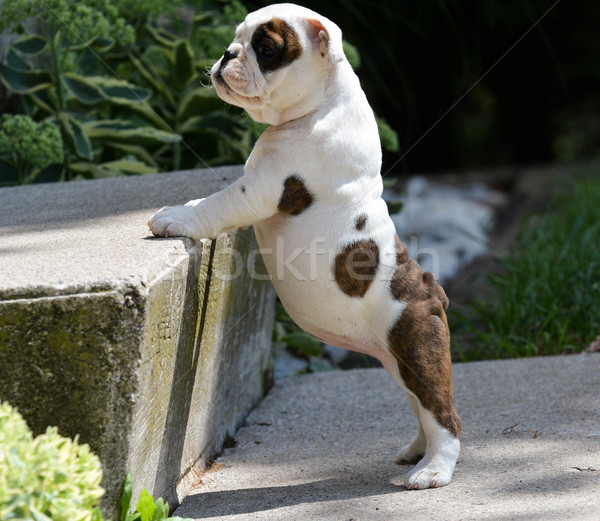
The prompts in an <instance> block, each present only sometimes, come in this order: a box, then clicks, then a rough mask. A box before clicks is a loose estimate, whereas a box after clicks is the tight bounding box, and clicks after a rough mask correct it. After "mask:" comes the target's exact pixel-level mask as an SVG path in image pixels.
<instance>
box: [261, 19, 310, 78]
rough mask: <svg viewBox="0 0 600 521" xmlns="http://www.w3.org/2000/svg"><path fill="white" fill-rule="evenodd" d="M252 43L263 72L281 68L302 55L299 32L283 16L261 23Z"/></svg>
mask: <svg viewBox="0 0 600 521" xmlns="http://www.w3.org/2000/svg"><path fill="white" fill-rule="evenodd" d="M251 43H252V48H253V49H254V52H255V54H256V59H257V61H258V66H259V67H260V70H261V71H262V72H271V71H274V70H277V69H281V68H282V67H285V66H286V65H289V64H290V63H292V62H293V61H295V60H297V59H298V58H299V57H300V56H301V55H302V44H301V43H300V38H299V37H298V34H297V33H296V31H295V30H294V29H293V28H292V26H290V25H289V24H288V23H287V22H285V21H284V20H282V19H281V18H273V19H272V20H271V21H269V22H266V23H264V24H262V25H259V26H258V27H257V28H256V30H255V31H254V34H253V35H252V42H251Z"/></svg>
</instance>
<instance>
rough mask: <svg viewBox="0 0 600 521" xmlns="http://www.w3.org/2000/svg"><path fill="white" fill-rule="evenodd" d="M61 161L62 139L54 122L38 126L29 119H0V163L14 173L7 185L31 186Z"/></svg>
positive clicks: (12, 116)
mask: <svg viewBox="0 0 600 521" xmlns="http://www.w3.org/2000/svg"><path fill="white" fill-rule="evenodd" d="M61 161H62V137H61V135H60V131H59V129H58V127H57V126H56V125H55V124H54V123H52V122H51V121H48V120H46V121H42V122H40V123H36V122H35V121H33V120H32V119H31V118H30V117H29V116H23V115H11V114H3V115H2V117H0V162H1V163H4V168H5V169H6V171H7V172H8V169H11V170H12V172H11V173H12V175H11V176H10V177H8V181H9V182H10V181H12V182H15V181H16V182H17V183H18V184H24V183H30V182H31V181H33V180H34V179H35V178H36V177H37V176H38V175H39V173H40V172H41V171H42V170H43V169H45V168H46V167H47V166H49V165H50V164H52V163H60V162H61Z"/></svg>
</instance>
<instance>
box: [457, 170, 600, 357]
mask: <svg viewBox="0 0 600 521" xmlns="http://www.w3.org/2000/svg"><path fill="white" fill-rule="evenodd" d="M596 175H597V174H596ZM598 237H600V182H598V180H597V178H595V179H593V178H592V179H589V180H583V181H579V182H578V183H577V184H576V185H575V187H574V188H573V189H572V190H569V191H565V193H563V194H562V195H561V196H560V197H559V198H558V199H556V200H555V201H553V204H552V205H551V207H550V208H549V210H548V211H547V212H546V213H543V214H538V215H534V216H532V217H531V218H529V219H528V221H527V222H526V223H524V226H523V229H522V231H521V233H520V236H519V237H518V239H517V240H516V242H515V244H514V245H513V247H512V248H511V249H510V251H509V253H508V254H507V255H505V256H502V257H501V258H499V259H498V260H499V262H500V264H501V266H502V271H501V272H500V273H499V274H494V275H491V276H490V279H489V280H490V288H491V293H490V297H488V298H487V299H485V300H482V301H479V302H476V303H474V304H473V306H472V309H471V313H469V318H468V319H467V318H465V317H464V316H463V317H462V320H459V321H457V322H456V323H455V324H454V327H453V329H454V330H455V331H457V332H459V333H461V332H465V331H467V332H470V335H471V337H472V342H470V343H471V344H472V346H470V347H469V348H468V349H467V348H461V346H457V345H455V346H454V348H455V350H457V351H458V355H459V357H460V358H462V359H464V360H472V359H487V358H492V359H493V358H511V357H520V356H537V355H555V354H562V353H570V352H578V351H581V350H583V349H585V348H586V347H587V346H589V345H590V343H591V342H593V341H594V339H596V337H597V336H598V334H599V333H600V326H599V325H598V309H600V242H599V241H598Z"/></svg>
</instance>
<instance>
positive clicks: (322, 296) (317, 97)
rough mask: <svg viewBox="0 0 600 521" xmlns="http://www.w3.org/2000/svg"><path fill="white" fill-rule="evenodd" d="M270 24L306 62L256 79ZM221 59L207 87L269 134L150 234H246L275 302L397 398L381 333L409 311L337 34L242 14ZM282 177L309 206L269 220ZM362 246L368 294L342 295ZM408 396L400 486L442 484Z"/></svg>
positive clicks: (308, 14)
mask: <svg viewBox="0 0 600 521" xmlns="http://www.w3.org/2000/svg"><path fill="white" fill-rule="evenodd" d="M273 17H279V18H282V19H284V20H285V21H286V22H287V23H288V24H289V25H291V26H292V27H293V28H294V30H295V31H296V32H297V34H298V35H299V37H300V38H301V43H302V48H303V53H302V55H301V57H300V58H299V59H298V60H296V61H294V62H293V63H292V64H291V65H289V66H287V67H285V68H282V69H279V70H276V71H273V72H269V73H267V74H265V75H263V74H262V73H261V71H260V68H259V66H258V64H257V59H256V56H255V53H254V51H253V49H252V46H251V39H252V35H253V33H254V31H255V30H256V28H257V27H258V26H259V25H261V24H263V23H265V22H267V21H269V20H271V19H272V18H273ZM309 20H318V21H319V22H320V24H322V26H323V27H324V28H325V30H324V31H322V32H321V33H319V38H318V41H317V42H315V41H311V39H310V38H309V36H308V35H309V27H310V22H308V21H309ZM324 44H326V45H327V47H328V54H325V56H323V52H322V51H323V45H324ZM229 50H230V51H232V52H235V53H236V54H237V57H236V58H235V59H233V60H230V61H229V62H228V63H227V66H226V67H225V68H224V69H223V71H222V74H223V78H224V79H225V81H226V82H227V86H223V85H220V84H219V82H217V81H215V74H216V73H217V71H218V70H219V67H220V64H221V61H219V62H217V63H216V64H215V66H214V67H213V71H212V72H213V83H214V84H215V86H216V88H217V92H218V94H219V95H220V96H221V97H222V98H223V99H224V100H226V101H228V102H229V103H232V104H235V105H239V106H241V107H243V108H245V109H246V110H247V112H248V113H249V114H250V115H251V116H252V117H253V118H254V119H255V120H257V121H262V122H267V123H270V124H271V126H270V127H269V128H267V130H266V131H265V132H264V133H263V134H262V136H261V137H260V139H259V140H258V142H257V143H256V146H255V147H254V150H253V151H252V153H251V155H250V157H249V158H248V161H247V162H246V165H245V174H244V176H243V177H241V178H240V179H238V180H237V181H235V182H234V183H233V184H232V185H230V186H229V187H228V188H227V189H225V190H223V191H221V192H218V193H215V194H213V195H211V196H210V197H207V198H206V199H203V200H199V201H191V202H190V203H188V205H186V206H183V207H173V208H170V207H165V208H163V209H162V210H160V211H159V212H158V213H157V214H156V215H155V216H154V217H152V219H151V220H150V222H149V226H150V228H151V230H152V232H153V233H154V234H155V235H158V236H187V237H191V238H193V239H202V238H207V237H216V236H217V235H219V234H220V233H223V232H225V231H228V230H231V229H234V228H238V227H243V226H249V225H254V230H255V233H256V237H257V240H258V243H259V246H260V248H261V252H262V254H263V258H264V261H265V264H266V267H267V269H268V271H269V273H270V275H271V278H272V280H273V283H274V285H275V288H276V290H277V293H278V295H279V297H280V299H281V300H282V302H283V303H284V305H285V307H286V309H287V311H288V312H289V314H290V315H291V316H292V318H293V319H294V320H295V321H296V322H297V323H298V325H300V326H301V327H302V328H304V329H305V330H306V331H308V332H309V333H311V334H313V335H314V336H315V337H317V338H319V339H321V340H323V341H325V342H327V343H329V344H333V345H337V346H340V347H344V348H347V349H353V350H356V351H360V352H364V353H368V354H370V355H373V356H375V357H377V358H379V359H380V360H382V362H383V363H384V366H385V367H386V368H387V369H388V371H389V372H390V373H391V374H392V376H394V378H396V380H398V382H399V383H400V385H402V386H403V387H404V388H405V389H406V386H405V385H404V383H403V381H402V379H401V378H400V375H399V372H398V367H397V363H396V362H395V359H394V358H393V356H392V355H391V354H390V352H389V349H388V346H387V335H388V331H389V330H390V328H391V326H392V325H393V324H394V323H395V321H396V320H397V319H398V317H399V315H400V314H401V313H402V311H403V309H404V307H405V306H406V303H403V302H398V301H397V300H395V299H394V298H392V295H391V294H390V291H389V281H390V279H391V277H392V274H393V272H394V270H395V267H396V264H395V262H396V261H395V254H396V250H395V243H394V237H395V228H394V224H393V223H392V221H391V219H390V217H389V215H388V211H387V206H386V204H385V202H384V201H383V199H382V198H381V194H382V189H383V186H382V180H381V175H380V169H381V146H380V141H379V134H378V129H377V124H376V121H375V118H374V115H373V112H372V110H371V108H370V106H369V104H368V102H367V99H366V97H365V95H364V93H363V91H362V89H361V87H360V84H359V80H358V78H357V76H356V75H355V74H354V72H353V71H352V68H351V66H350V64H349V63H348V61H347V60H346V59H345V57H344V56H343V51H342V37H341V31H340V29H339V28H338V27H337V26H336V25H335V24H334V23H333V22H331V21H329V20H327V19H326V18H324V17H322V16H320V15H318V14H317V13H315V12H313V11H310V10H308V9H305V8H301V7H298V6H294V5H291V4H276V5H273V6H270V7H267V8H264V9H261V10H259V11H257V12H255V13H251V14H250V15H248V17H247V18H246V20H245V22H244V23H242V24H241V25H240V26H239V27H238V29H237V31H236V38H235V40H234V41H233V43H232V44H231V46H230V47H229ZM291 175H298V176H300V177H301V178H302V179H303V180H304V181H305V183H306V186H307V188H308V189H309V190H310V191H311V193H312V194H313V195H314V197H315V200H314V203H313V204H312V205H311V206H310V207H309V208H308V209H307V210H306V211H304V212H303V213H302V214H301V215H298V216H289V215H282V214H280V213H279V212H278V203H279V200H280V197H281V194H282V189H283V184H284V181H285V179H286V178H288V177H289V176H291ZM242 188H243V190H242ZM361 214H366V215H367V216H368V220H367V223H366V226H365V228H364V229H363V230H362V231H357V230H356V229H355V220H356V217H358V216H359V215H361ZM365 238H368V239H373V240H374V241H375V242H376V243H377V244H378V246H379V250H380V259H381V264H380V267H379V269H378V271H377V278H376V280H375V281H374V282H373V283H372V285H371V287H370V288H369V290H368V291H367V292H366V294H365V295H364V296H363V297H362V298H356V297H349V296H347V295H345V294H344V293H343V292H342V291H341V290H340V288H339V287H338V285H337V283H336V281H335V280H334V278H333V276H332V262H333V259H334V257H335V255H336V254H337V253H338V252H339V249H340V248H342V247H343V246H345V245H347V244H349V243H351V242H353V241H356V240H359V239H365ZM406 390H407V389H406ZM407 392H409V396H410V397H411V402H412V403H413V407H414V409H415V413H416V414H417V417H418V418H419V420H420V425H421V427H420V431H419V435H418V437H417V438H416V441H415V442H414V443H413V444H412V445H410V446H407V447H406V448H404V449H403V453H404V454H405V455H406V456H408V457H411V456H412V457H414V456H415V455H416V454H417V453H421V454H422V453H423V452H424V453H425V457H424V459H423V460H422V461H421V462H420V463H419V464H418V465H417V467H416V468H415V469H414V470H413V471H412V472H411V473H410V474H409V477H408V480H407V484H406V486H407V488H427V487H433V486H442V485H445V484H447V483H448V482H449V481H450V478H451V476H452V471H453V469H454V464H455V462H456V458H457V456H458V447H459V444H458V440H456V438H454V437H452V436H451V435H450V434H449V433H448V432H447V431H446V430H445V429H443V428H442V427H441V426H440V425H439V424H438V423H437V422H436V421H435V420H434V419H433V417H432V416H431V413H429V411H426V410H425V409H424V408H423V407H422V406H421V405H420V402H419V401H418V399H417V398H416V397H414V395H412V393H410V391H408V390H407ZM401 456H402V454H401ZM411 459H412V458H411Z"/></svg>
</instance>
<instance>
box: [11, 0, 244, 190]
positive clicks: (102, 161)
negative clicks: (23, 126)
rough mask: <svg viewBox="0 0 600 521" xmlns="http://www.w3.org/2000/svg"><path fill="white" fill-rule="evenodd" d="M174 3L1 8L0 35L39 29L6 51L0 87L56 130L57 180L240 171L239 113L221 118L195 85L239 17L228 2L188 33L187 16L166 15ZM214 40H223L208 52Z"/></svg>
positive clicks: (57, 2)
mask: <svg viewBox="0 0 600 521" xmlns="http://www.w3.org/2000/svg"><path fill="white" fill-rule="evenodd" d="M180 3H181V2H165V1H164V0H161V1H159V0H154V1H150V0H147V1H145V2H141V3H137V2H114V3H113V2H112V1H111V0H86V1H84V2H78V3H77V4H76V5H75V6H73V4H71V3H69V2H66V1H65V0H54V1H51V2H42V1H39V2H38V1H33V0H32V1H23V0H6V1H4V2H2V3H1V4H0V20H2V27H4V28H6V27H8V28H11V29H12V30H13V31H15V32H24V31H25V29H24V27H23V25H24V24H25V23H26V19H27V17H28V16H33V17H35V19H36V24H35V25H34V27H35V28H36V30H37V32H36V33H32V32H31V31H29V32H28V33H26V34H24V35H22V36H20V37H18V38H17V39H16V40H15V41H14V42H13V43H12V44H11V46H10V48H9V49H8V51H7V53H6V57H5V62H4V63H2V64H0V80H1V81H2V83H3V84H4V86H5V87H6V88H7V89H8V91H9V92H11V93H12V94H14V95H17V96H19V99H20V103H21V107H22V112H24V113H25V114H27V115H29V116H30V117H31V118H32V119H34V120H35V121H42V120H48V121H50V122H53V123H54V124H56V125H57V126H58V127H59V128H60V132H61V135H62V138H63V143H64V151H63V158H62V161H61V163H63V164H64V168H63V170H62V173H61V175H60V178H61V179H64V180H68V179H73V178H76V177H106V176H114V175H122V174H135V173H151V172H156V171H158V170H159V169H163V170H171V169H177V168H180V167H192V166H197V165H198V164H200V165H202V166H206V165H207V164H222V163H240V162H243V161H244V159H245V157H246V155H247V153H248V151H249V148H250V137H249V134H248V133H247V132H244V131H245V130H246V127H245V125H244V124H243V122H241V121H240V118H239V114H240V113H239V112H235V113H229V112H227V111H225V110H224V104H223V103H222V102H220V100H218V99H217V98H216V95H215V94H214V92H213V91H208V90H206V89H202V88H201V87H200V86H199V85H198V84H196V83H195V80H196V78H198V76H199V74H205V70H206V67H207V63H208V62H207V59H208V58H209V57H210V58H214V57H215V56H218V55H220V54H221V53H222V48H221V47H219V48H217V47H215V46H217V45H219V46H220V41H221V39H223V38H224V37H225V35H227V40H230V39H231V37H232V35H233V27H234V24H233V23H232V19H231V18H232V17H233V16H238V15H239V14H240V9H243V8H241V5H240V4H238V3H236V2H234V3H233V4H232V6H229V7H227V8H226V9H225V10H224V14H223V12H221V11H219V10H217V11H214V12H203V13H201V14H199V15H197V16H192V23H191V24H190V23H187V22H186V20H187V19H188V15H189V14H190V13H189V12H187V11H186V12H178V11H175V10H174V9H173V6H176V5H179V4H180ZM161 13H163V14H164V13H166V15H165V16H161V17H160V20H161V21H160V23H159V22H158V21H157V20H158V15H159V14H161ZM154 15H155V16H154ZM166 26H169V27H168V28H169V30H167V28H166ZM213 33H214V34H216V35H220V36H219V37H217V38H216V39H215V41H214V42H213V44H212V45H211V44H210V40H209V38H207V35H208V34H213ZM192 35H194V37H193V38H192V37H191V36H192ZM191 41H196V42H197V45H196V46H195V47H193V46H192V44H191V43H190V42H191ZM207 53H210V55H208V54H207ZM136 81H139V83H140V84H141V85H140V84H136ZM179 132H181V134H179ZM188 139H189V140H190V143H187V140H188ZM184 144H185V146H186V149H187V150H186V152H190V151H191V153H187V154H186V158H191V159H189V160H188V161H187V162H185V161H183V160H182V155H183V154H182V147H183V146H184ZM6 174H7V172H6V171H0V175H2V176H3V177H6Z"/></svg>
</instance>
